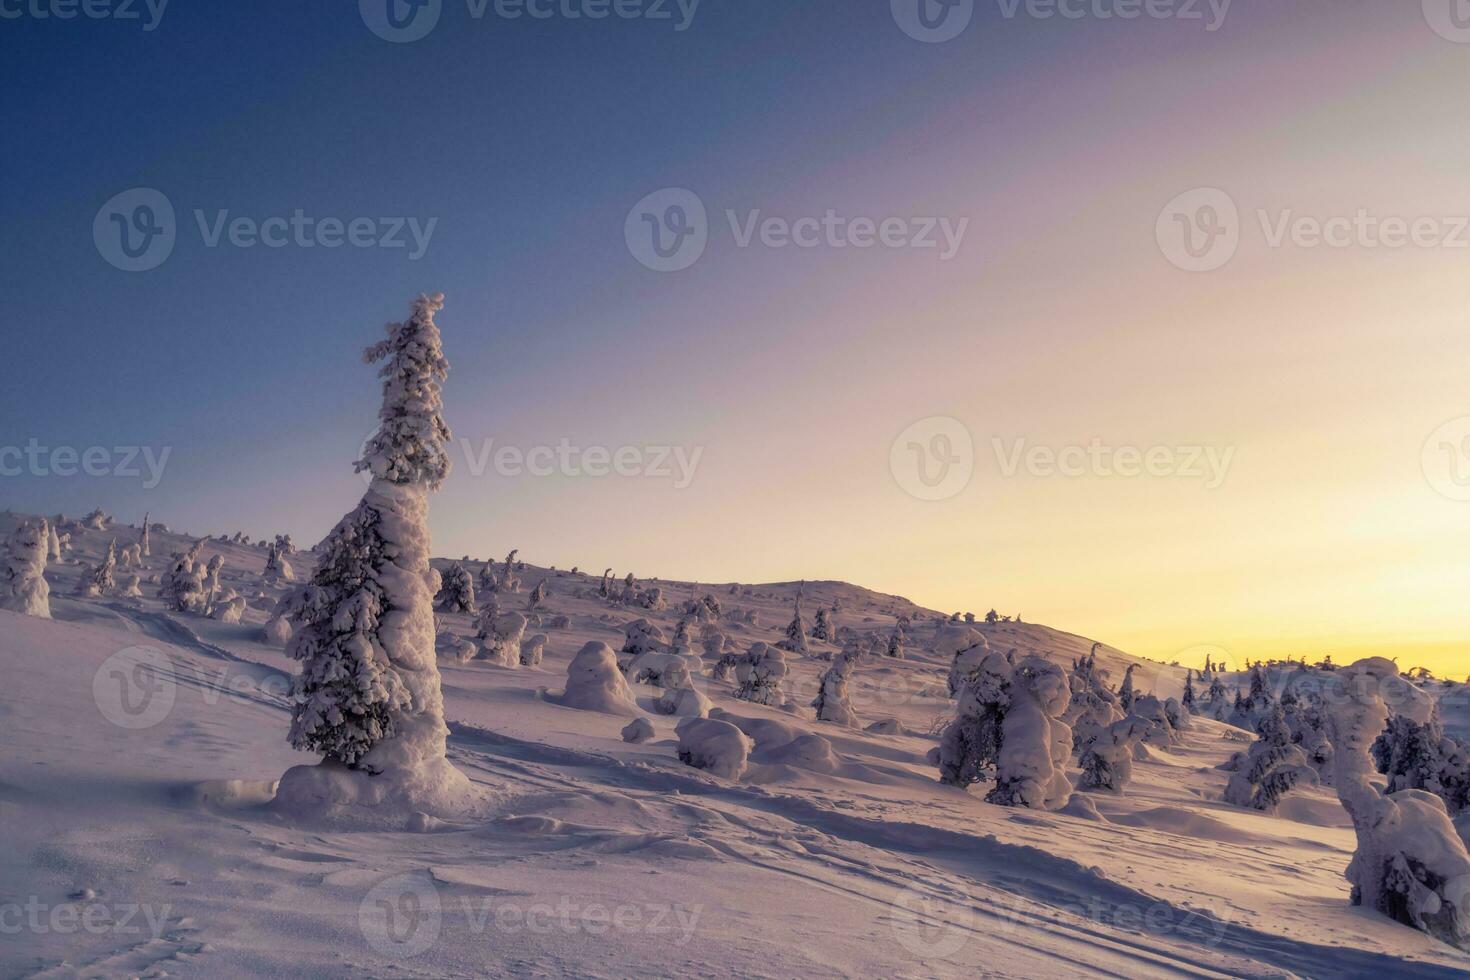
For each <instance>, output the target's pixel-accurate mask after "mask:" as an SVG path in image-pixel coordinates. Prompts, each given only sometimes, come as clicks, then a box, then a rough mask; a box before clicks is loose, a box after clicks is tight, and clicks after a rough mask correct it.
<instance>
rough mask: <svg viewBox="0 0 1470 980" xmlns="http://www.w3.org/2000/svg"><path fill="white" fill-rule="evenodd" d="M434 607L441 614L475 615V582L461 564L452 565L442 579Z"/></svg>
mask: <svg viewBox="0 0 1470 980" xmlns="http://www.w3.org/2000/svg"><path fill="white" fill-rule="evenodd" d="M434 605H435V606H436V607H437V608H438V609H439V611H441V612H449V613H468V614H469V615H471V616H473V615H474V614H475V580H474V579H473V578H471V577H470V573H469V572H468V571H466V570H465V567H464V566H463V565H461V564H460V563H459V562H455V563H454V564H452V565H450V566H449V570H448V571H447V572H445V573H444V575H443V577H442V578H441V579H440V586H439V594H438V595H436V596H435V597H434Z"/></svg>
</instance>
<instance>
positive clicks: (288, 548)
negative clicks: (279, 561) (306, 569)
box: [276, 534, 296, 558]
mask: <svg viewBox="0 0 1470 980" xmlns="http://www.w3.org/2000/svg"><path fill="white" fill-rule="evenodd" d="M276 551H277V552H279V553H280V555H281V557H283V558H290V557H291V556H292V555H294V554H296V542H294V541H292V540H291V535H289V534H277V535H276Z"/></svg>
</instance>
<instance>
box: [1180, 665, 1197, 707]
mask: <svg viewBox="0 0 1470 980" xmlns="http://www.w3.org/2000/svg"><path fill="white" fill-rule="evenodd" d="M1194 702H1195V697H1194V671H1193V670H1192V669H1191V670H1190V671H1189V673H1187V674H1185V675H1184V697H1182V698H1180V701H1179V703H1180V704H1182V705H1184V707H1186V708H1188V709H1189V710H1190V711H1193V710H1194Z"/></svg>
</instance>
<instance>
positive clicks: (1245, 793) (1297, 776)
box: [1225, 705, 1317, 813]
mask: <svg viewBox="0 0 1470 980" xmlns="http://www.w3.org/2000/svg"><path fill="white" fill-rule="evenodd" d="M1258 735H1259V737H1258V738H1257V739H1256V741H1255V742H1254V743H1252V744H1251V747H1250V749H1249V750H1247V751H1246V752H1244V753H1236V756H1237V757H1236V758H1235V759H1233V760H1231V761H1232V763H1233V764H1234V768H1235V773H1234V775H1232V776H1231V777H1230V782H1229V783H1228V784H1227V785H1226V786H1225V802H1226V803H1230V804H1232V805H1234V806H1242V807H1250V808H1251V809H1254V810H1261V811H1263V812H1267V813H1269V812H1272V811H1274V810H1275V809H1276V805H1277V804H1278V803H1280V802H1281V798H1282V797H1283V796H1285V795H1286V794H1287V793H1288V792H1290V791H1291V789H1292V788H1293V787H1295V786H1296V785H1297V784H1298V783H1302V782H1307V783H1315V782H1316V781H1317V771H1316V770H1315V769H1313V768H1312V767H1311V765H1309V764H1308V762H1307V757H1306V755H1305V754H1303V753H1302V750H1301V749H1299V748H1298V747H1297V746H1295V745H1293V744H1292V742H1291V730H1290V728H1288V727H1287V724H1286V716H1285V714H1284V713H1283V712H1282V710H1281V706H1280V705H1274V706H1273V707H1272V709H1271V710H1270V711H1269V712H1267V714H1266V716H1265V717H1264V718H1262V720H1261V725H1260V730H1259V732H1258Z"/></svg>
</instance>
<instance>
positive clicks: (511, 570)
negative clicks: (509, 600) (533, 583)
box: [500, 548, 521, 592]
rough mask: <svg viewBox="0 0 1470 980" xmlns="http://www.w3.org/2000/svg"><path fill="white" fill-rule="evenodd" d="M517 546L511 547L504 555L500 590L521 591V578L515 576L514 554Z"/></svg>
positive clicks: (516, 551) (517, 549)
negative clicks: (503, 569)
mask: <svg viewBox="0 0 1470 980" xmlns="http://www.w3.org/2000/svg"><path fill="white" fill-rule="evenodd" d="M520 550H521V549H519V548H512V549H510V551H509V552H508V553H507V554H506V556H505V571H504V573H502V574H501V576H500V591H502V592H519V591H521V580H520V579H519V578H517V577H516V554H517V553H518V552H519V551H520Z"/></svg>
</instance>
